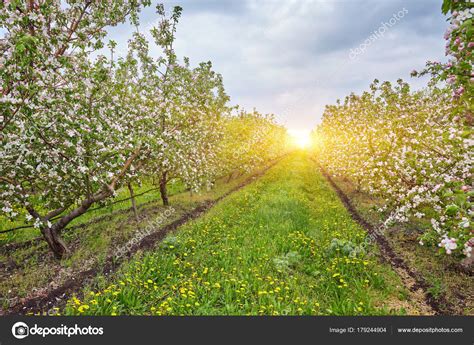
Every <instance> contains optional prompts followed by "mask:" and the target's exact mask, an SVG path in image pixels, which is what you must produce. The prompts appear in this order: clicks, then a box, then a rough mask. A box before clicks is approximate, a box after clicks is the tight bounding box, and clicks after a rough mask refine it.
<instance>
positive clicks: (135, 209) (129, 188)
mask: <svg viewBox="0 0 474 345" xmlns="http://www.w3.org/2000/svg"><path fill="white" fill-rule="evenodd" d="M128 191H129V192H130V200H131V201H132V209H133V214H134V215H135V220H136V221H137V223H138V211H137V203H136V202H135V193H134V192H133V187H132V184H131V183H130V182H129V183H128Z"/></svg>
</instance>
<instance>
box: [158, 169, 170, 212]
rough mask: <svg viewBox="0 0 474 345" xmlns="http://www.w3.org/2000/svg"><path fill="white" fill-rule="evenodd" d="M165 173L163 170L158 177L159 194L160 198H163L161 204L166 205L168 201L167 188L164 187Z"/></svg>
mask: <svg viewBox="0 0 474 345" xmlns="http://www.w3.org/2000/svg"><path fill="white" fill-rule="evenodd" d="M166 175H167V173H166V172H164V173H163V174H162V175H161V178H160V194H161V200H163V205H165V206H168V205H169V204H170V202H169V200H168V190H167V189H166V184H167V182H168V181H167V180H166Z"/></svg>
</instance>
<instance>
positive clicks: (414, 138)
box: [314, 0, 474, 257]
mask: <svg viewBox="0 0 474 345" xmlns="http://www.w3.org/2000/svg"><path fill="white" fill-rule="evenodd" d="M443 11H444V12H445V14H446V13H448V12H450V14H451V17H450V21H451V25H450V27H449V28H448V30H447V32H446V35H445V38H446V40H447V45H446V54H447V55H448V56H449V57H450V60H449V61H448V62H447V63H445V64H442V63H439V62H430V63H428V66H427V69H426V70H424V71H422V72H421V73H418V72H413V74H414V75H417V74H421V75H426V74H431V75H432V78H431V81H430V83H429V86H428V87H427V88H426V89H424V90H421V91H415V92H414V91H411V90H410V88H409V86H408V84H406V83H404V82H403V81H401V80H399V81H398V82H397V84H396V85H392V84H390V83H388V82H385V83H379V82H378V81H375V82H374V83H373V84H372V85H371V88H370V91H368V92H364V93H363V94H362V95H360V96H356V95H353V94H352V95H350V96H349V97H347V98H346V99H345V101H344V102H338V104H337V105H333V106H328V107H327V108H326V111H325V113H324V117H323V121H322V124H321V125H320V126H319V127H318V129H317V130H316V131H315V132H314V134H315V142H316V149H317V151H318V153H319V154H318V157H319V158H320V160H321V163H322V164H323V165H324V166H326V167H327V168H328V169H329V170H330V171H331V172H332V173H333V174H336V175H341V176H344V177H346V178H349V179H351V180H352V181H354V182H355V183H357V185H358V187H359V188H360V189H363V190H365V191H367V192H369V193H372V194H374V195H377V196H380V197H382V198H384V199H385V201H386V205H385V207H383V209H384V210H385V209H388V210H390V211H392V212H391V214H390V216H389V217H388V218H387V219H386V222H385V224H386V225H390V224H392V223H393V222H405V221H408V220H409V219H410V218H411V217H418V218H425V219H426V220H427V221H429V222H430V223H431V226H430V229H429V230H428V231H426V232H424V233H423V235H421V237H420V244H421V245H433V246H436V247H438V248H439V249H440V250H441V251H443V252H444V253H446V254H453V255H457V256H459V257H471V254H472V247H473V246H474V236H473V227H472V225H473V216H474V203H473V197H474V190H473V186H472V183H473V180H472V171H473V169H472V168H473V167H472V163H473V148H474V138H473V130H472V125H473V122H474V118H473V111H474V109H473V106H474V98H473V94H474V93H473V89H474V73H473V69H472V66H473V62H474V60H473V59H474V57H473V54H472V52H473V48H474V40H473V34H474V25H473V16H474V3H472V2H461V1H449V0H445V1H444V4H443Z"/></svg>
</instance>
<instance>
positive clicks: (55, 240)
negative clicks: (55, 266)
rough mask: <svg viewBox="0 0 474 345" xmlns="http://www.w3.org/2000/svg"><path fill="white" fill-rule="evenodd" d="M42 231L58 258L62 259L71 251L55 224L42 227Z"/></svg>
mask: <svg viewBox="0 0 474 345" xmlns="http://www.w3.org/2000/svg"><path fill="white" fill-rule="evenodd" d="M41 233H42V234H43V237H44V239H45V241H46V242H47V243H48V246H49V248H50V249H51V251H52V252H53V253H54V256H55V257H56V259H58V260H61V259H62V258H63V256H64V255H66V254H68V253H69V249H68V247H67V246H66V243H65V242H64V241H63V240H62V239H61V237H60V236H59V231H58V229H56V228H54V226H53V227H48V228H43V229H41Z"/></svg>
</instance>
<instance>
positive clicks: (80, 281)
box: [0, 156, 284, 315]
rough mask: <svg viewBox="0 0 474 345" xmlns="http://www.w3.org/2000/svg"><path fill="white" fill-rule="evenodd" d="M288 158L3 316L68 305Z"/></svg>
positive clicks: (1, 312) (5, 312)
mask: <svg viewBox="0 0 474 345" xmlns="http://www.w3.org/2000/svg"><path fill="white" fill-rule="evenodd" d="M283 157H284V156H282V157H280V158H278V159H276V160H274V161H273V162H271V163H270V164H269V165H268V166H266V167H265V168H263V169H261V170H260V171H258V172H256V173H254V174H253V175H251V176H249V177H248V178H247V179H245V180H244V181H243V182H242V183H240V184H239V185H237V186H236V187H234V188H232V189H231V190H229V191H227V192H226V193H225V194H223V195H221V196H220V197H218V198H217V199H215V200H211V201H207V202H205V203H203V204H202V205H200V206H198V207H196V208H194V209H193V210H191V211H189V212H188V213H186V214H184V215H183V216H182V217H181V218H179V219H177V220H176V221H174V222H173V223H171V224H168V225H166V226H164V227H162V228H160V229H159V230H158V231H156V232H153V233H151V234H149V235H147V236H145V237H144V238H142V239H141V241H140V242H139V243H137V244H136V245H134V246H133V247H131V248H130V250H128V251H127V252H125V253H124V255H123V256H122V257H121V258H120V259H119V260H117V259H116V258H115V256H114V255H113V254H111V255H109V256H108V257H107V259H106V260H105V264H104V266H103V267H102V268H92V269H89V270H85V271H81V272H78V273H77V274H75V276H74V277H73V278H70V279H68V280H67V281H66V282H65V283H64V284H62V285H61V286H59V287H57V288H55V289H52V290H50V291H49V292H48V293H47V294H45V295H41V296H35V297H32V298H27V299H23V300H22V301H21V302H19V303H17V304H15V305H13V306H11V307H10V308H8V309H7V310H2V311H0V315H18V314H26V313H33V314H34V313H41V312H44V311H47V310H50V309H51V308H53V307H55V306H61V305H64V303H65V301H66V300H67V298H69V296H70V295H71V294H72V293H74V292H77V291H79V290H80V289H81V288H82V287H83V286H84V285H85V282H89V281H91V280H92V279H93V278H94V277H95V276H97V275H99V274H103V275H110V274H112V273H114V272H115V271H117V269H118V268H119V267H120V265H121V264H122V263H123V262H124V261H126V260H127V259H128V258H130V257H132V256H133V254H135V253H136V252H138V251H146V250H150V249H153V248H155V246H156V244H157V243H159V242H160V241H161V240H162V239H163V238H164V237H165V236H166V235H167V234H169V233H170V232H173V231H175V230H176V229H177V228H179V227H180V226H181V225H184V224H185V223H187V222H189V221H191V220H193V219H196V218H199V217H200V216H201V215H202V214H203V213H205V212H207V211H208V210H209V209H210V208H211V207H213V206H214V205H215V204H217V203H218V202H219V201H221V200H222V199H224V198H226V197H227V196H229V195H230V194H232V193H234V192H236V191H238V190H240V189H241V188H243V187H245V186H246V185H248V184H250V183H251V182H253V181H255V180H256V179H257V178H259V177H261V176H263V175H264V174H265V173H266V172H267V171H268V170H269V169H270V168H272V167H273V166H275V165H276V164H277V163H278V162H279V161H280V160H281V159H282V158H283Z"/></svg>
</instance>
